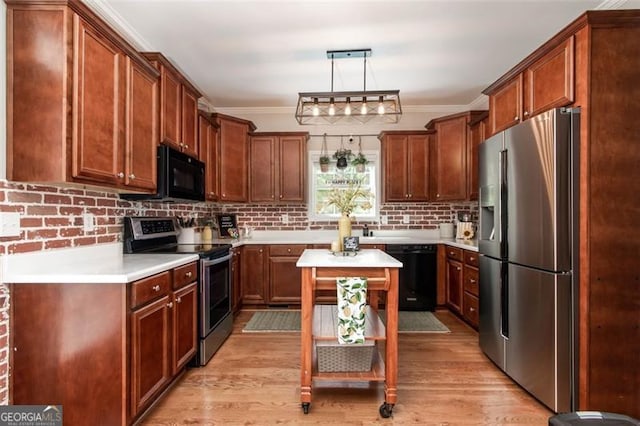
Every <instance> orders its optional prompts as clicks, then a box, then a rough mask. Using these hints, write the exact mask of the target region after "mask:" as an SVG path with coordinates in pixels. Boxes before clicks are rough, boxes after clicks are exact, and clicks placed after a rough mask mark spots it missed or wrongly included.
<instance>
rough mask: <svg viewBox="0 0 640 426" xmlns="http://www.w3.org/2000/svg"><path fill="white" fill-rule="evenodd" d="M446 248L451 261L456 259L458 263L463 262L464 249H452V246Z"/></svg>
mask: <svg viewBox="0 0 640 426" xmlns="http://www.w3.org/2000/svg"><path fill="white" fill-rule="evenodd" d="M444 248H445V251H446V253H447V257H448V258H449V259H454V260H457V261H458V262H462V259H463V256H462V251H463V250H462V249H459V248H456V247H450V246H445V247H444Z"/></svg>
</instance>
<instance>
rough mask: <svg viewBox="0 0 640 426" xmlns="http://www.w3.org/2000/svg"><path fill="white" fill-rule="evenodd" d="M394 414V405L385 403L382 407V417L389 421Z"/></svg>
mask: <svg viewBox="0 0 640 426" xmlns="http://www.w3.org/2000/svg"><path fill="white" fill-rule="evenodd" d="M392 412H393V404H387V403H386V402H383V403H382V405H381V406H380V415H381V416H382V417H384V418H385V419H388V418H389V417H391V414H392Z"/></svg>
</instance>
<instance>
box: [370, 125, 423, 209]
mask: <svg viewBox="0 0 640 426" xmlns="http://www.w3.org/2000/svg"><path fill="white" fill-rule="evenodd" d="M432 135H433V131H385V132H381V133H380V135H379V136H378V138H379V139H380V146H381V153H382V164H383V166H382V167H383V169H382V173H383V175H382V181H383V182H384V184H383V186H382V198H383V201H384V202H413V201H428V200H429V144H430V138H431V137H432Z"/></svg>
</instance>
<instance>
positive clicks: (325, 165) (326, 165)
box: [320, 133, 331, 173]
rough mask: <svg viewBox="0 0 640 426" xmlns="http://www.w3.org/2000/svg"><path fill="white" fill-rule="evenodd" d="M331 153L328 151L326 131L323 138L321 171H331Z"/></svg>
mask: <svg viewBox="0 0 640 426" xmlns="http://www.w3.org/2000/svg"><path fill="white" fill-rule="evenodd" d="M330 162H331V158H329V153H328V151H327V134H326V133H325V134H324V135H323V138H322V149H321V150H320V171H321V172H323V173H325V172H328V171H329V163H330Z"/></svg>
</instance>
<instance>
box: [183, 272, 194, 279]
mask: <svg viewBox="0 0 640 426" xmlns="http://www.w3.org/2000/svg"><path fill="white" fill-rule="evenodd" d="M191 275H193V273H192V272H191V271H188V272H187V273H186V274H184V276H185V277H187V278H191Z"/></svg>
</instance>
